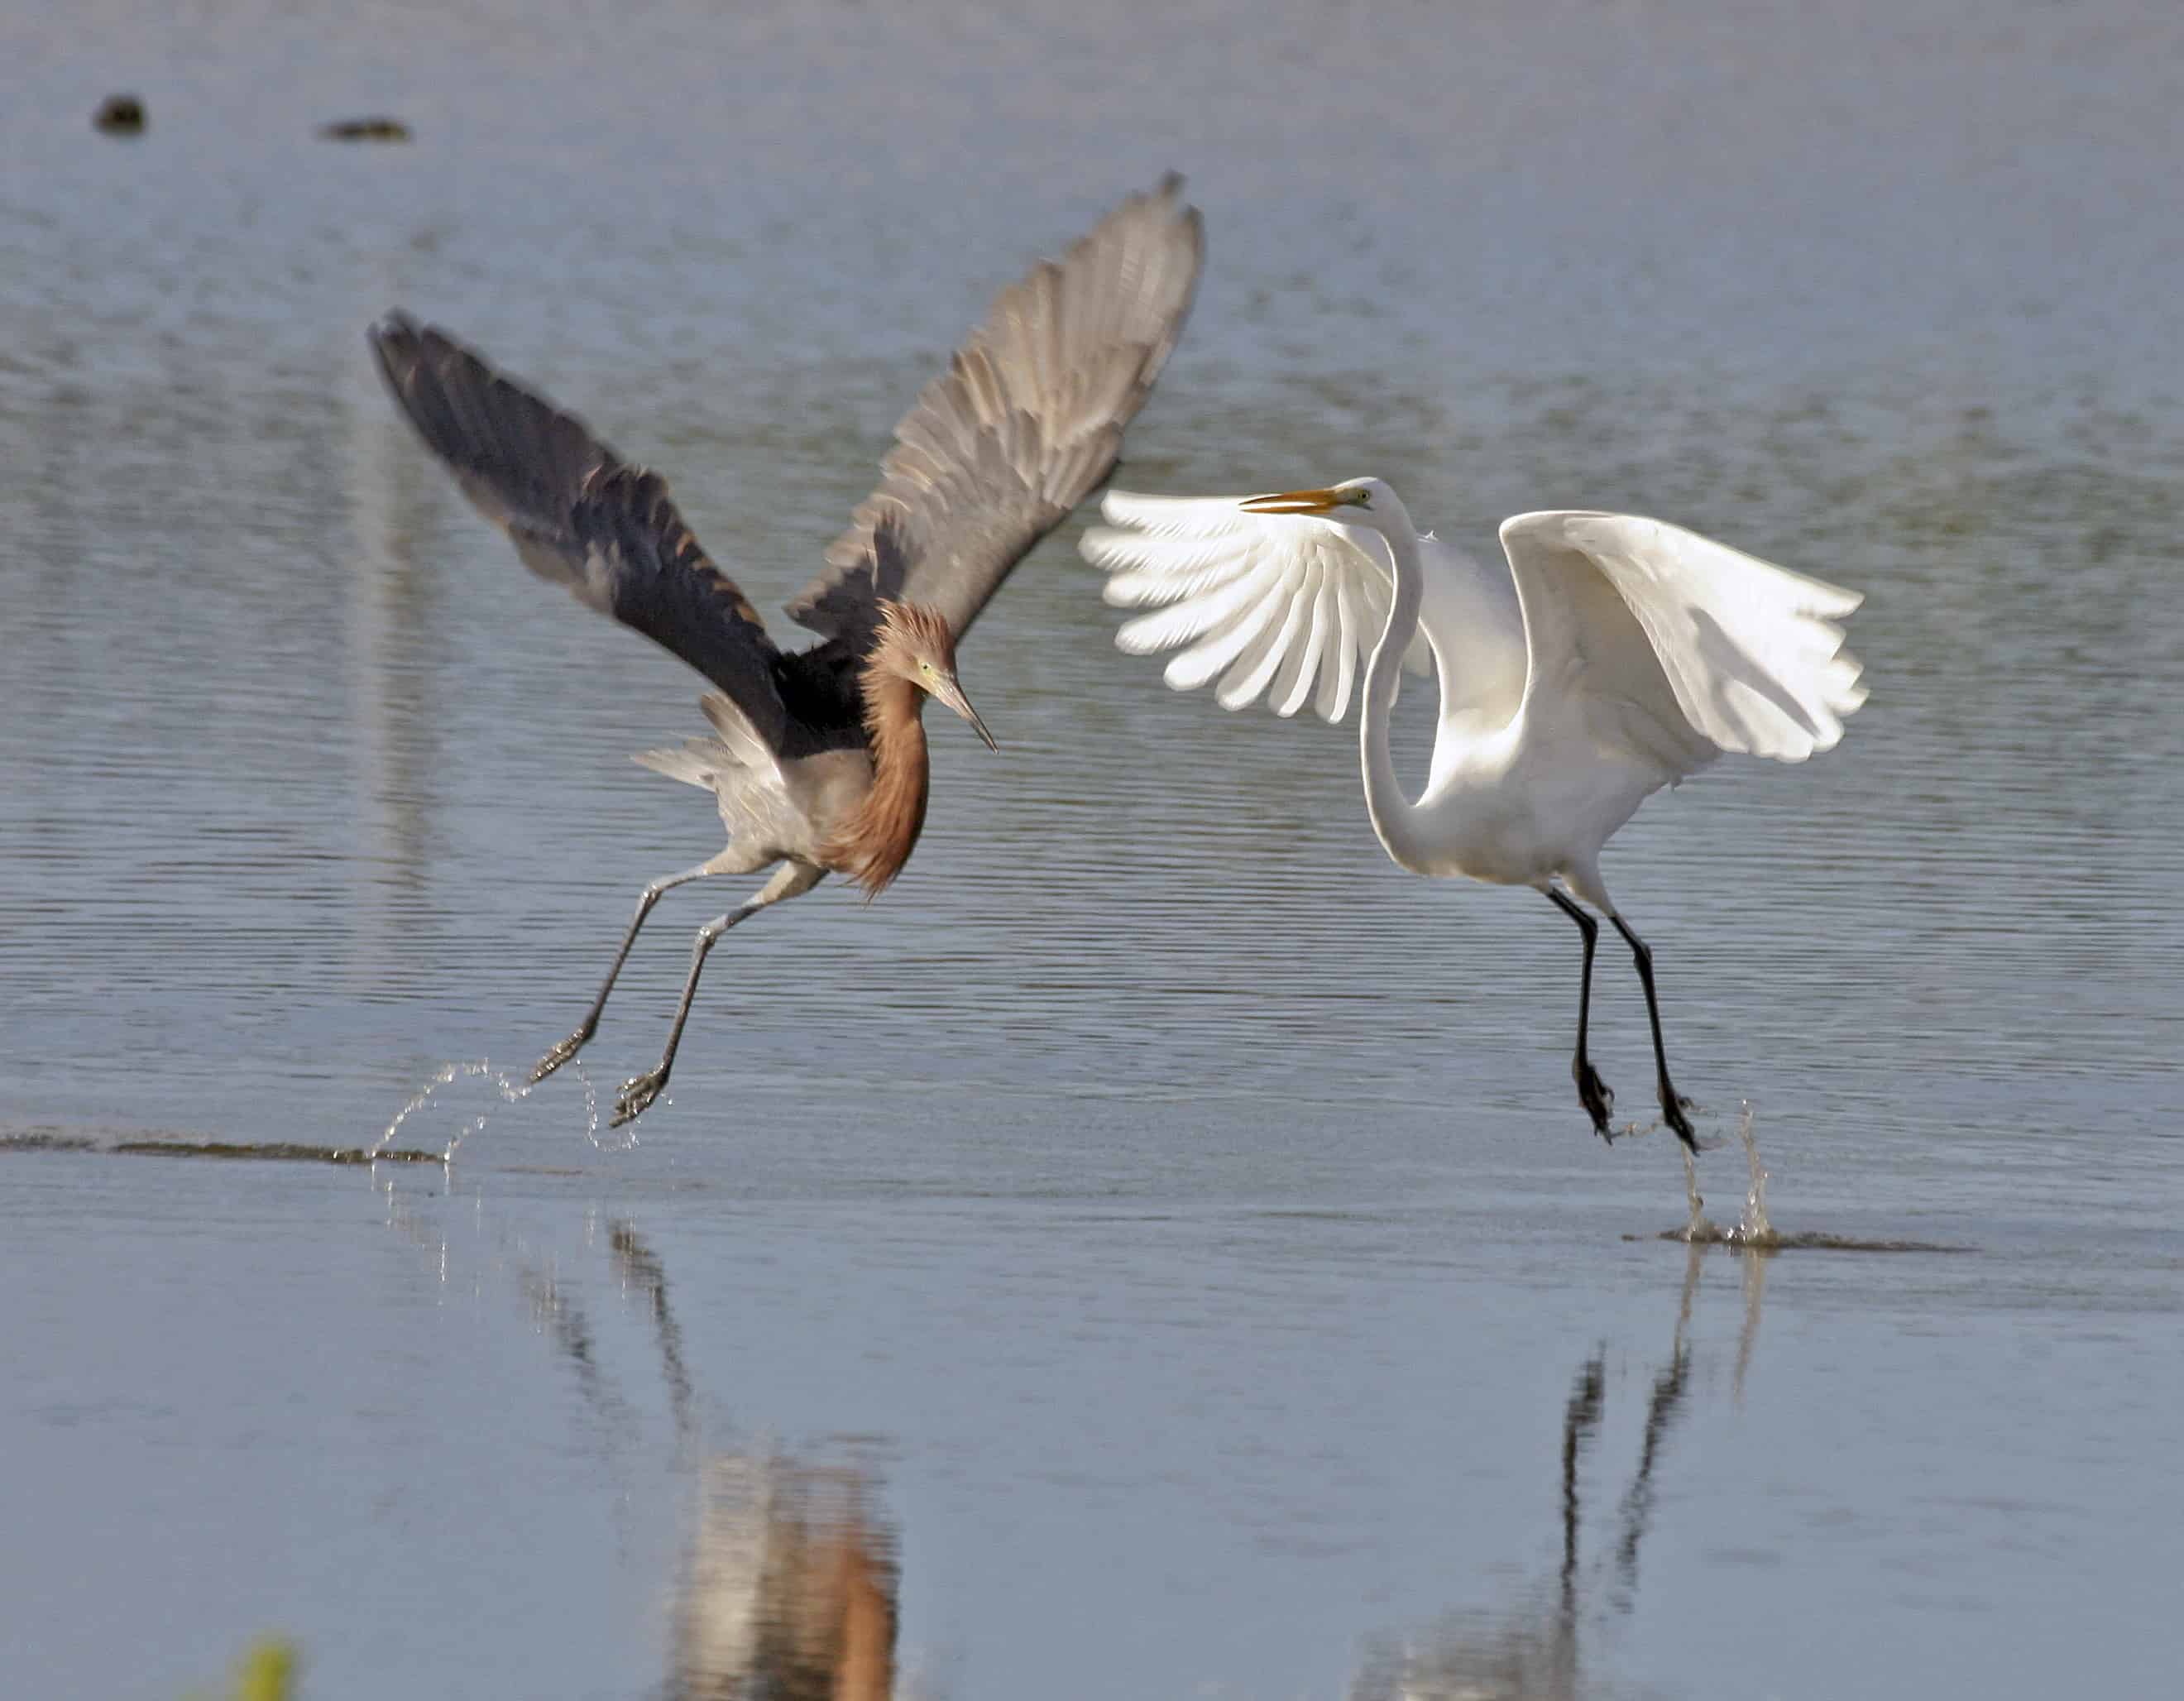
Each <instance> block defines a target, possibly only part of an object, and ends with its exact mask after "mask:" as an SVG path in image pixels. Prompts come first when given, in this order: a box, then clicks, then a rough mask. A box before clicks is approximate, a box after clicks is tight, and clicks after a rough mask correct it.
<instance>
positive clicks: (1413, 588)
mask: <svg viewBox="0 0 2184 1701" xmlns="http://www.w3.org/2000/svg"><path fill="white" fill-rule="evenodd" d="M1375 529H1376V530H1379V532H1380V535H1381V536H1382V537H1384V538H1386V539H1387V540H1388V549H1389V552H1390V555H1392V556H1393V557H1394V560H1395V565H1396V595H1395V600H1394V602H1393V603H1392V605H1390V608H1389V610H1388V623H1387V625H1386V626H1385V627H1383V628H1382V629H1381V632H1380V641H1379V644H1376V645H1375V646H1374V647H1373V659H1372V661H1371V662H1370V663H1369V664H1368V666H1367V667H1366V669H1365V704H1364V710H1365V712H1364V715H1363V717H1362V720H1361V722H1360V723H1359V728H1358V734H1357V750H1358V756H1359V758H1360V761H1361V764H1362V767H1363V768H1364V770H1365V811H1366V813H1367V814H1368V815H1370V816H1371V817H1373V831H1374V832H1375V833H1377V834H1379V835H1380V843H1381V844H1382V845H1384V846H1385V847H1386V849H1387V852H1388V854H1389V855H1390V856H1392V857H1394V858H1395V859H1396V862H1398V863H1400V864H1401V866H1402V867H1406V868H1408V869H1410V870H1412V872H1413V873H1421V874H1423V873H1429V872H1430V871H1429V869H1428V868H1427V867H1425V863H1424V858H1425V851H1424V844H1423V841H1422V836H1421V834H1420V831H1419V823H1418V805H1417V804H1416V803H1415V802H1413V801H1412V800H1411V799H1410V798H1409V797H1407V796H1406V795H1404V793H1403V787H1402V783H1401V781H1400V780H1398V779H1397V778H1396V759H1395V757H1394V756H1393V755H1392V754H1391V753H1390V750H1389V748H1388V721H1389V717H1390V716H1391V715H1392V714H1393V713H1394V711H1395V707H1396V686H1397V685H1398V684H1399V683H1401V677H1402V669H1403V654H1404V652H1405V651H1406V650H1408V649H1409V648H1410V647H1411V640H1412V639H1414V638H1416V637H1417V636H1418V612H1419V610H1420V609H1421V607H1423V606H1424V602H1425V594H1426V583H1425V566H1424V563H1423V562H1422V561H1421V560H1419V559H1418V531H1417V528H1416V527H1413V526H1412V524H1411V521H1410V516H1408V515H1407V514H1406V513H1404V512H1403V511H1402V510H1401V508H1400V507H1399V508H1397V509H1396V510H1395V512H1394V513H1393V514H1391V515H1390V516H1387V519H1386V521H1385V525H1384V526H1383V527H1375ZM1436 659H1438V658H1436Z"/></svg>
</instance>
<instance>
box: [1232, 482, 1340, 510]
mask: <svg viewBox="0 0 2184 1701" xmlns="http://www.w3.org/2000/svg"><path fill="white" fill-rule="evenodd" d="M1365 501H1366V492H1365V490H1364V489H1363V488H1362V487H1357V488H1351V489H1348V490H1284V491H1280V492H1279V493H1277V494H1274V495H1272V496H1254V497H1253V498H1251V500H1250V501H1248V502H1246V503H1245V504H1244V511H1245V513H1246V514H1331V513H1333V512H1334V510H1336V509H1337V508H1361V507H1362V506H1363V505H1365Z"/></svg>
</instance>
